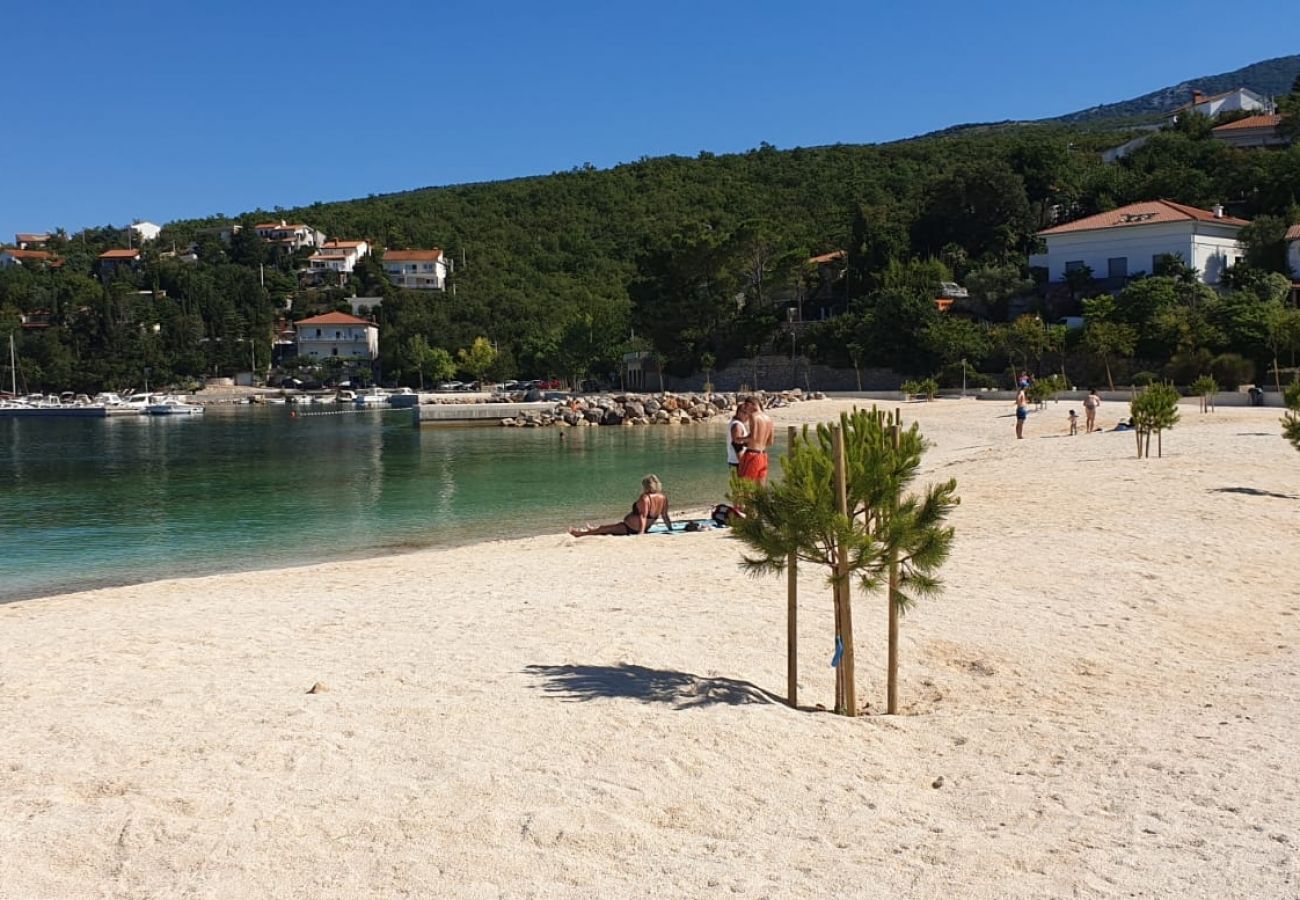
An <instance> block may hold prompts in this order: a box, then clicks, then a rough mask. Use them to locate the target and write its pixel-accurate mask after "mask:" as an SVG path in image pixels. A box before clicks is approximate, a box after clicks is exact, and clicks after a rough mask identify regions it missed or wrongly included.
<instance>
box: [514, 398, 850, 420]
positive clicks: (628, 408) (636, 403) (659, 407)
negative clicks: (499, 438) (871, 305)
mask: <svg viewBox="0 0 1300 900" xmlns="http://www.w3.org/2000/svg"><path fill="white" fill-rule="evenodd" d="M534 395H537V399H538V400H541V399H543V398H542V397H541V395H540V392H537V391H529V392H528V393H527V394H518V395H514V396H511V397H509V398H507V399H508V400H510V401H513V402H516V403H518V402H536V401H534V400H532V397H533V396H534ZM751 395H756V396H758V397H760V398H761V399H762V401H763V406H764V407H766V408H768V409H779V408H781V407H784V406H789V405H790V404H792V403H800V402H803V401H805V400H824V399H826V396H825V395H824V394H821V393H816V392H814V393H808V394H805V393H804V392H803V390H801V389H800V388H794V389H793V390H789V391H772V392H768V391H754V392H751ZM552 396H554V394H552ZM736 404H737V395H736V394H735V393H725V394H717V393H713V394H706V393H685V394H676V393H673V392H671V391H668V392H665V393H662V394H631V393H627V392H620V393H617V394H585V395H582V396H578V395H576V394H575V395H571V396H569V397H568V398H566V399H564V400H557V401H556V402H555V406H554V407H553V408H552V409H551V410H549V411H546V410H544V408H539V410H538V411H536V412H527V413H522V414H520V415H518V416H514V417H512V418H507V419H502V420H501V424H502V425H506V426H510V427H514V428H539V427H561V428H563V427H570V426H591V425H618V426H637V425H684V424H691V423H696V422H709V421H712V420H714V419H717V418H719V417H723V416H729V415H730V414H731V412H732V411H733V410H734V409H735V408H736Z"/></svg>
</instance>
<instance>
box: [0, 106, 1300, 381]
mask: <svg viewBox="0 0 1300 900" xmlns="http://www.w3.org/2000/svg"><path fill="white" fill-rule="evenodd" d="M1292 100H1294V103H1296V104H1300V95H1296V96H1295V97H1294V98H1292ZM1288 102H1291V101H1288ZM1210 125H1211V123H1210V122H1208V121H1204V120H1199V121H1198V117H1186V120H1185V121H1184V122H1180V124H1179V126H1178V127H1177V128H1174V129H1169V130H1166V131H1163V132H1161V133H1159V134H1155V135H1152V136H1151V139H1150V140H1149V141H1148V142H1147V143H1146V145H1145V146H1143V147H1142V148H1141V149H1139V150H1137V151H1136V152H1134V153H1132V154H1131V155H1129V156H1128V157H1126V158H1125V159H1124V160H1122V161H1121V162H1120V163H1119V164H1116V165H1104V164H1103V163H1102V161H1101V155H1100V151H1101V150H1103V149H1105V148H1106V147H1109V146H1113V145H1115V144H1118V143H1121V142H1123V141H1124V140H1126V138H1127V137H1128V136H1129V133H1126V132H1122V131H1121V132H1102V131H1099V130H1097V129H1095V128H1087V127H1080V126H1069V125H1062V124H1031V125H1015V126H1007V127H1003V128H999V129H993V130H987V131H972V132H966V133H959V134H953V135H944V136H931V137H927V138H922V139H917V140H913V141H907V142H900V143H895V144H888V145H872V146H850V145H837V146H828V147H817V148H801V149H793V150H784V151H783V150H777V149H775V148H773V147H771V146H767V145H764V146H761V147H759V148H758V149H755V150H751V151H749V152H747V153H740V154H729V155H716V156H715V155H713V154H708V153H702V154H700V155H699V156H698V157H694V158H685V157H664V158H655V159H642V160H639V161H637V162H633V163H628V164H625V165H620V166H615V167H613V168H611V169H604V170H601V169H595V168H593V167H583V168H580V169H575V170H572V171H568V172H561V173H556V174H553V175H549V176H544V177H537V178H527V179H516V180H512V181H501V182H493V183H483V184H473V185H460V186H453V187H444V188H430V189H424V190H417V191H411V192H407V193H401V194H392V195H385V196H372V197H368V198H364V199H358V200H352V201H346V202H337V203H319V204H313V205H311V206H307V207H302V208H298V209H276V210H256V211H252V212H249V213H246V214H243V215H240V216H238V217H237V218H233V219H232V218H228V217H215V218H212V219H207V220H188V221H178V222H173V223H170V224H169V225H167V226H166V227H165V228H164V229H163V233H162V235H161V236H160V238H159V239H158V240H157V241H155V242H153V243H151V244H148V245H146V247H145V248H144V251H143V255H142V259H141V260H140V263H139V265H138V266H136V267H134V268H131V267H127V266H118V267H116V268H114V269H112V270H111V271H106V268H105V266H104V265H103V264H102V263H100V262H98V261H97V257H98V255H99V254H100V253H101V252H103V251H104V250H106V249H109V248H112V247H120V246H122V245H123V243H124V237H123V234H122V232H121V230H119V229H114V228H103V229H87V230H86V231H85V232H82V233H79V234H76V235H71V236H69V235H63V234H61V233H59V234H56V235H55V237H54V238H53V239H52V240H51V242H50V250H51V252H53V253H54V254H55V255H56V256H57V257H58V258H59V260H60V261H61V265H59V266H57V267H55V266H50V267H46V266H42V265H40V264H37V265H35V266H27V265H23V266H19V267H10V268H5V269H0V335H4V334H7V333H17V334H18V337H19V342H18V343H19V346H18V348H17V350H18V355H19V358H20V359H21V360H22V366H23V373H24V377H25V378H26V379H27V380H28V381H29V382H30V383H32V384H34V385H45V386H49V387H62V388H73V389H77V390H83V389H95V390H97V389H100V388H102V387H110V388H118V387H123V386H129V385H132V384H137V385H138V384H139V383H140V382H141V373H142V372H144V371H145V369H146V367H147V368H148V369H149V370H150V371H151V372H152V377H153V381H154V382H157V383H167V382H172V381H177V382H179V381H184V380H187V379H194V378H197V377H199V376H202V375H213V374H219V375H229V374H231V373H233V372H236V371H240V370H243V369H247V368H248V367H249V365H250V364H253V365H254V368H256V369H257V370H258V371H259V372H261V373H263V374H265V373H266V371H267V369H268V360H269V358H270V357H271V349H272V347H271V345H272V340H273V338H274V336H275V323H276V320H277V319H278V318H280V317H282V316H285V315H286V313H287V315H288V317H289V318H291V319H295V320H296V319H299V318H302V317H304V316H307V315H312V314H315V313H318V312H322V311H325V310H328V309H347V303H346V298H347V296H349V295H351V294H356V295H359V296H374V295H381V296H382V297H383V302H382V306H381V308H380V309H379V310H378V311H377V315H378V317H379V325H380V334H381V336H380V354H381V364H380V369H381V371H382V375H383V377H384V378H385V379H386V380H391V379H394V378H398V379H401V380H402V381H404V382H406V383H415V382H417V381H418V380H420V379H421V378H424V377H425V376H426V375H429V376H432V374H433V373H434V372H437V371H439V370H440V369H445V366H442V365H437V364H435V363H432V362H430V360H433V359H440V360H446V359H447V356H446V355H447V354H450V356H451V357H452V358H453V359H454V358H455V357H456V355H457V354H458V352H459V351H461V350H464V349H466V348H470V347H471V346H472V345H473V344H475V342H476V339H477V338H480V337H483V338H486V339H487V340H486V341H485V342H482V343H483V344H484V345H485V346H488V347H495V348H496V350H497V357H496V360H495V363H494V365H493V366H492V367H491V372H485V374H494V375H497V376H499V377H502V378H508V377H513V376H525V377H540V376H548V375H559V376H565V377H569V378H578V377H582V376H584V375H591V374H595V375H605V374H607V373H610V372H612V371H614V370H616V369H617V368H618V364H619V360H620V358H621V356H622V354H623V353H625V352H627V351H629V350H653V351H655V353H656V354H657V356H658V357H659V359H660V360H662V361H663V363H664V364H665V365H666V367H667V368H668V369H669V370H670V371H678V372H688V371H699V370H702V369H710V368H713V367H714V366H715V365H722V364H724V363H726V362H727V361H728V360H731V359H735V358H738V357H742V356H750V355H752V354H754V353H755V352H758V351H761V350H764V349H767V348H769V347H771V346H772V341H773V339H774V338H776V337H778V336H779V335H778V332H777V329H778V325H779V323H780V322H781V321H783V320H784V319H785V318H786V316H787V315H788V313H787V309H786V308H785V307H786V305H787V304H790V303H792V302H793V303H794V305H795V313H796V314H798V313H799V312H801V311H804V312H807V313H808V317H809V318H815V317H816V316H817V314H818V313H819V312H820V310H821V309H822V308H834V309H835V310H836V311H844V310H846V309H847V310H849V311H850V314H849V315H843V316H839V317H838V318H836V319H835V320H834V322H835V323H837V324H836V325H835V328H841V329H844V328H847V331H835V330H834V329H829V330H822V331H820V332H817V333H812V330H811V329H810V330H809V333H806V334H804V335H803V336H801V337H800V341H801V343H800V345H799V346H800V349H801V350H806V351H809V352H810V353H811V355H813V356H814V357H815V358H822V359H826V360H828V361H830V362H835V363H839V364H847V363H848V362H849V361H850V360H851V361H853V362H859V361H861V362H864V363H869V364H872V365H880V366H889V367H892V368H894V369H896V370H898V371H902V372H908V373H921V374H924V373H927V372H934V371H938V370H939V368H940V367H941V366H946V365H950V364H952V362H953V360H954V359H955V360H960V359H963V358H966V359H969V360H980V361H981V363H980V364H981V365H989V366H992V367H994V368H995V369H996V368H998V367H1000V366H1003V365H1005V358H1004V359H1003V361H1002V362H1001V363H999V362H998V360H997V359H996V358H993V357H992V356H990V353H989V350H988V347H989V346H991V345H989V344H988V335H989V334H992V333H994V332H993V329H994V326H998V327H1001V323H1004V322H1005V320H1006V314H1007V299H1008V298H1009V297H1012V296H1017V295H1018V294H1023V293H1025V292H1026V291H1027V290H1029V288H1030V284H1029V282H1028V277H1029V275H1030V272H1029V268H1028V254H1029V253H1031V252H1032V251H1033V249H1034V247H1035V245H1036V238H1035V233H1036V231H1037V230H1038V229H1040V228H1041V227H1043V226H1044V225H1046V224H1048V223H1050V222H1052V221H1059V220H1061V219H1063V218H1074V217H1078V216H1083V215H1088V214H1091V213H1094V212H1099V211H1102V210H1106V209H1112V208H1114V207H1116V206H1119V205H1122V204H1125V203H1130V202H1134V201H1137V200H1145V199H1155V198H1167V199H1170V200H1174V201H1177V202H1181V203H1187V204H1191V205H1195V206H1199V207H1202V208H1209V207H1210V206H1212V205H1214V204H1215V203H1223V204H1225V206H1226V207H1227V208H1228V210H1229V212H1230V213H1231V214H1233V215H1236V216H1241V217H1243V218H1248V219H1255V220H1256V221H1257V223H1259V227H1258V228H1257V229H1256V230H1255V232H1254V234H1253V235H1252V242H1253V243H1252V252H1251V257H1250V259H1251V261H1252V265H1256V266H1258V267H1260V269H1261V271H1267V270H1268V269H1273V270H1275V271H1277V272H1281V270H1282V269H1283V268H1284V267H1285V263H1284V261H1283V259H1284V253H1285V250H1284V244H1283V241H1282V235H1283V234H1284V233H1285V231H1286V227H1287V224H1288V223H1289V222H1296V221H1300V147H1290V148H1287V149H1277V150H1268V151H1249V150H1240V149H1237V148H1233V147H1229V146H1226V145H1224V144H1223V143H1221V142H1219V141H1216V140H1213V139H1212V138H1211V136H1210V131H1209V129H1210ZM280 218H284V219H290V220H295V221H300V222H305V223H307V224H308V225H310V226H312V227H314V228H317V229H320V230H322V231H324V232H325V233H326V234H327V235H329V237H331V238H335V239H344V240H346V239H359V238H364V239H368V240H370V241H372V242H373V244H374V245H375V246H376V247H377V248H384V247H387V248H393V249H397V248H421V247H424V248H427V247H440V248H442V249H443V250H444V251H446V252H447V254H448V255H449V256H450V257H451V258H452V259H454V261H455V264H456V271H455V273H454V275H453V277H452V280H451V285H450V289H449V290H448V291H446V292H445V293H436V292H421V291H407V290H401V289H398V288H396V287H394V286H392V285H391V284H390V283H389V282H388V280H387V278H386V277H385V276H384V273H383V270H382V268H381V267H380V265H379V262H378V261H377V260H376V259H373V258H367V259H363V260H362V262H361V263H360V264H358V268H357V271H356V272H355V273H354V275H353V277H352V278H351V280H350V281H349V283H348V284H346V285H342V286H339V285H336V284H327V285H325V286H308V285H307V284H305V283H303V282H301V281H300V280H299V279H298V276H297V273H298V272H299V271H300V270H302V269H303V268H305V266H306V256H307V255H308V254H309V253H310V251H309V250H302V251H298V252H297V253H294V254H290V255H284V254H277V253H275V252H273V251H272V250H271V248H269V247H268V246H267V245H265V244H264V243H262V242H261V241H260V240H258V239H257V237H256V235H255V233H254V231H253V229H252V228H251V226H252V225H253V224H254V223H256V222H260V221H266V220H267V219H280ZM230 222H239V223H241V224H242V225H244V226H245V227H244V230H243V231H242V232H241V233H240V234H239V235H237V236H236V238H235V239H233V240H231V241H230V242H229V243H228V244H223V243H222V242H221V241H220V240H219V239H218V238H217V237H216V236H215V234H213V233H212V232H211V231H207V229H209V228H210V227H211V226H215V225H222V224H228V223H230ZM205 231H207V233H205ZM191 242H193V243H194V244H195V246H196V251H197V261H190V262H187V261H184V260H183V259H181V258H178V257H176V256H173V255H171V251H172V248H177V249H183V248H185V247H187V246H189V245H190V244H191ZM833 250H844V251H846V254H847V256H846V258H845V260H844V267H845V271H844V273H843V276H842V277H841V276H840V275H839V274H836V275H835V276H834V277H833V278H831V279H828V280H823V277H824V276H825V275H826V274H827V273H825V272H824V271H820V270H818V269H817V267H816V266H812V265H809V264H808V260H809V257H811V256H815V255H817V254H822V253H826V252H828V251H833ZM1278 277H1281V276H1280V275H1279V276H1278ZM946 280H956V281H959V282H961V283H963V284H965V285H967V286H968V287H969V288H970V290H971V296H972V298H981V306H980V308H981V309H982V313H980V315H982V316H983V317H984V319H985V320H986V321H987V325H980V326H979V327H978V328H976V327H975V326H974V325H971V324H970V323H969V322H965V320H957V319H952V318H951V317H944V319H943V321H940V318H939V317H938V316H937V313H936V312H935V307H934V303H933V291H934V290H935V285H936V284H937V283H938V282H939V281H946ZM1085 287H1086V286H1085ZM801 298H807V299H808V300H809V301H810V302H809V303H808V304H807V306H806V307H805V306H804V304H803V303H802V300H801ZM963 322H965V324H962V323H963ZM20 323H21V327H20ZM33 324H34V325H35V327H30V326H32V325H33ZM950 326H951V327H950ZM968 326H969V327H968ZM1143 327H1146V325H1145V324H1143ZM1152 327H1154V326H1152ZM1217 327H1218V326H1216V328H1217ZM971 328H975V331H971V330H970V329H971ZM954 329H956V330H954ZM1171 333H1172V332H1171ZM1143 334H1145V332H1143ZM1161 334H1163V332H1162V333H1161ZM1206 334H1207V335H1209V336H1208V337H1206V338H1205V340H1204V343H1205V344H1206V345H1207V346H1208V347H1210V348H1211V349H1213V350H1214V351H1215V352H1216V353H1217V352H1221V351H1223V350H1224V349H1225V348H1226V349H1231V350H1234V351H1236V352H1243V353H1248V354H1250V355H1252V356H1253V357H1254V358H1256V359H1263V357H1262V355H1261V354H1263V353H1264V350H1263V349H1261V347H1262V346H1263V344H1262V343H1261V341H1260V340H1259V339H1258V337H1255V338H1250V337H1249V336H1247V337H1241V336H1234V335H1236V334H1237V333H1236V332H1233V331H1231V330H1230V329H1227V328H1226V327H1224V328H1218V330H1217V331H1213V332H1206ZM1242 334H1246V333H1245V332H1242ZM1152 335H1153V336H1151V337H1150V339H1149V340H1148V339H1146V338H1144V340H1146V343H1144V344H1137V345H1136V346H1137V347H1138V352H1140V353H1144V354H1145V355H1146V357H1147V358H1148V359H1152V358H1154V359H1157V360H1163V359H1167V358H1168V356H1169V354H1171V353H1173V352H1174V350H1173V349H1171V347H1170V346H1166V344H1165V343H1161V342H1160V340H1163V338H1161V339H1160V340H1158V339H1157V338H1158V335H1156V333H1155V332H1154V331H1153V332H1152ZM954 336H956V337H954ZM957 337H960V338H961V340H960V341H959V340H957ZM1017 340H1018V338H1017ZM1198 340H1199V338H1198ZM1199 349H1205V348H1201V347H1198V350H1199ZM335 362H341V361H339V360H336V361H335ZM466 371H468V372H473V369H469V368H468V367H462V372H466ZM444 377H445V376H444Z"/></svg>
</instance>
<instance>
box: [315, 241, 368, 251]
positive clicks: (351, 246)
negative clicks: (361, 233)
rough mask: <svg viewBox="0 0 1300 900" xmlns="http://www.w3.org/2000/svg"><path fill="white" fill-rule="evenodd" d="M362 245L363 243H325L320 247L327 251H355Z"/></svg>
mask: <svg viewBox="0 0 1300 900" xmlns="http://www.w3.org/2000/svg"><path fill="white" fill-rule="evenodd" d="M364 243H365V241H326V242H325V243H323V244H321V246H322V247H324V248H325V249H327V250H346V249H355V248H357V247H360V246H361V245H362V244H364Z"/></svg>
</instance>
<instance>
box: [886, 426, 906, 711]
mask: <svg viewBox="0 0 1300 900" xmlns="http://www.w3.org/2000/svg"><path fill="white" fill-rule="evenodd" d="M902 437H903V417H902V415H901V414H900V415H899V417H898V418H897V419H895V420H894V425H893V427H892V428H891V429H890V439H891V440H892V441H893V442H894V455H895V457H897V455H898V451H899V449H900V448H901V446H902ZM897 499H898V498H897V497H895V498H894V503H893V509H894V510H897V509H898V503H897ZM891 512H892V510H891ZM885 685H886V686H885V712H886V713H888V714H889V715H891V716H892V715H896V714H897V713H898V550H897V548H895V549H894V550H893V551H892V552H891V553H890V555H889V662H888V676H887V678H886V682H885Z"/></svg>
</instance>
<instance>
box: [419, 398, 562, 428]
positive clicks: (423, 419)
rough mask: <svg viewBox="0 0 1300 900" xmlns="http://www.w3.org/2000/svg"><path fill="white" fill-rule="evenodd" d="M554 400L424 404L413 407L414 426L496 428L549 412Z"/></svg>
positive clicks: (553, 406)
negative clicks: (520, 417) (487, 426)
mask: <svg viewBox="0 0 1300 900" xmlns="http://www.w3.org/2000/svg"><path fill="white" fill-rule="evenodd" d="M553 409H555V401H554V400H541V401H538V402H536V403H427V404H421V405H420V406H417V407H415V426H416V427H417V428H420V427H422V426H425V425H498V424H500V422H501V420H502V419H514V418H518V417H519V416H522V415H528V414H530V413H531V414H534V415H540V414H541V413H546V412H550V411H551V410H553Z"/></svg>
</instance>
